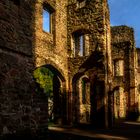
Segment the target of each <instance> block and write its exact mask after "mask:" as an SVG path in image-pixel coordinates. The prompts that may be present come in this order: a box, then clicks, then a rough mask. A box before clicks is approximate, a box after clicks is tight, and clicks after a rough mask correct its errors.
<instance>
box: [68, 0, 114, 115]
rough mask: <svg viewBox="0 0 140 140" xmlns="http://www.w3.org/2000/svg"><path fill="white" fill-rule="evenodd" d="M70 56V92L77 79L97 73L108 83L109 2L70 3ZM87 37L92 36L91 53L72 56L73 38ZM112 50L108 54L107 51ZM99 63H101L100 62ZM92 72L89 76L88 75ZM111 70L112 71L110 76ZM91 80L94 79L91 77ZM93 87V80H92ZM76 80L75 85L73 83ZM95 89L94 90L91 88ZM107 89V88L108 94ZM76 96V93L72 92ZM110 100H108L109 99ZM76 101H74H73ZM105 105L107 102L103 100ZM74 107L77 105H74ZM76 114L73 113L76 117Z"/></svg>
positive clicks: (71, 1) (109, 46)
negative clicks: (76, 36) (78, 36)
mask: <svg viewBox="0 0 140 140" xmlns="http://www.w3.org/2000/svg"><path fill="white" fill-rule="evenodd" d="M67 13H68V20H67V28H68V36H67V40H68V55H69V61H68V66H69V80H70V81H69V82H70V87H69V88H70V92H75V91H74V84H76V81H75V80H76V78H77V80H78V78H80V76H82V75H84V74H87V75H89V77H90V78H91V77H93V75H94V74H95V75H96V76H97V77H98V78H99V79H100V80H103V81H105V83H108V82H107V81H108V77H109V76H110V74H111V71H112V69H111V51H110V49H111V45H110V39H111V38H110V22H109V9H108V6H107V3H106V1H98V0H95V1H89V0H85V1H82V2H81V1H77V0H69V1H68V12H67ZM75 34H77V35H83V34H87V35H88V36H89V45H88V46H89V53H88V55H86V56H73V55H72V54H73V45H72V44H73V41H74V37H73V36H74V35H75ZM108 50H109V51H108ZM99 61H100V64H98V62H99ZM90 70H92V72H91V73H94V74H92V75H90V74H91V73H90V72H89V71H90ZM108 71H109V72H110V73H109V74H107V73H108ZM91 79H92V80H93V79H94V78H91ZM92 80H91V82H92V84H93V83H94V81H92ZM73 81H75V83H73ZM91 90H92V89H91ZM107 90H108V86H106V89H105V91H104V92H105V93H103V94H106V93H107ZM73 94H74V97H71V98H77V97H75V96H76V95H75V94H76V93H73ZM106 99H107V98H106ZM74 100H75V99H73V101H74ZM104 102H106V101H104ZM73 104H75V103H73ZM73 115H74V114H73Z"/></svg>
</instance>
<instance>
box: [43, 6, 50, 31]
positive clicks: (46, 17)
mask: <svg viewBox="0 0 140 140" xmlns="http://www.w3.org/2000/svg"><path fill="white" fill-rule="evenodd" d="M43 31H45V32H48V33H51V12H50V11H49V10H48V9H45V8H44V9H43Z"/></svg>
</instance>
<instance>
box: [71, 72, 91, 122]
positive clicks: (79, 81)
mask: <svg viewBox="0 0 140 140" xmlns="http://www.w3.org/2000/svg"><path fill="white" fill-rule="evenodd" d="M90 109H91V104H90V81H89V77H88V76H87V75H83V74H82V73H78V74H76V75H75V76H74V78H73V111H74V112H73V114H74V115H73V117H74V118H73V119H74V121H75V123H81V124H89V123H90V112H91V111H90Z"/></svg>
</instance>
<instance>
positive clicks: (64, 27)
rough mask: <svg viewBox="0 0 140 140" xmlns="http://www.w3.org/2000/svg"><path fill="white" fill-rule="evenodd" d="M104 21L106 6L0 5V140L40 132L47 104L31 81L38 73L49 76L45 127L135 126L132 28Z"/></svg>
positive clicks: (88, 2)
mask: <svg viewBox="0 0 140 140" xmlns="http://www.w3.org/2000/svg"><path fill="white" fill-rule="evenodd" d="M44 8H45V9H47V11H49V12H50V26H51V27H50V28H51V32H46V31H44V30H43V24H44V21H43V9H44ZM109 16H110V13H109V7H108V3H107V0H18V1H17V0H1V1H0V135H1V136H2V135H5V134H18V133H23V132H24V131H26V130H28V131H29V130H31V132H32V133H36V134H39V133H42V132H43V131H44V132H46V129H47V127H48V98H47V96H46V95H45V94H44V93H43V91H42V90H41V89H40V94H38V93H37V87H38V85H37V83H36V82H35V79H34V77H33V71H34V70H36V69H37V68H40V67H46V68H48V69H49V70H50V71H51V72H52V73H53V74H54V77H53V110H54V112H53V116H54V118H55V119H54V120H55V121H54V122H53V123H55V124H59V125H62V124H67V125H73V126H75V125H76V126H77V125H80V124H83V125H90V126H92V127H109V126H113V125H116V123H120V122H121V121H124V120H126V119H130V120H139V113H140V80H139V79H140V50H139V48H136V47H135V41H134V31H133V29H132V28H130V27H128V26H116V27H111V26H110V17H109Z"/></svg>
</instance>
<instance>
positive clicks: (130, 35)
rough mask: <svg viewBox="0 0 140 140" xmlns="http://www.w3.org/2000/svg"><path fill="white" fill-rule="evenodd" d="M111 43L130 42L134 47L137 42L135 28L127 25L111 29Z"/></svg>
mask: <svg viewBox="0 0 140 140" xmlns="http://www.w3.org/2000/svg"><path fill="white" fill-rule="evenodd" d="M111 42H112V44H117V43H122V42H129V43H130V44H131V45H132V46H134V42H135V41H134V30H133V28H131V27H128V26H125V25H122V26H113V27H111Z"/></svg>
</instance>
